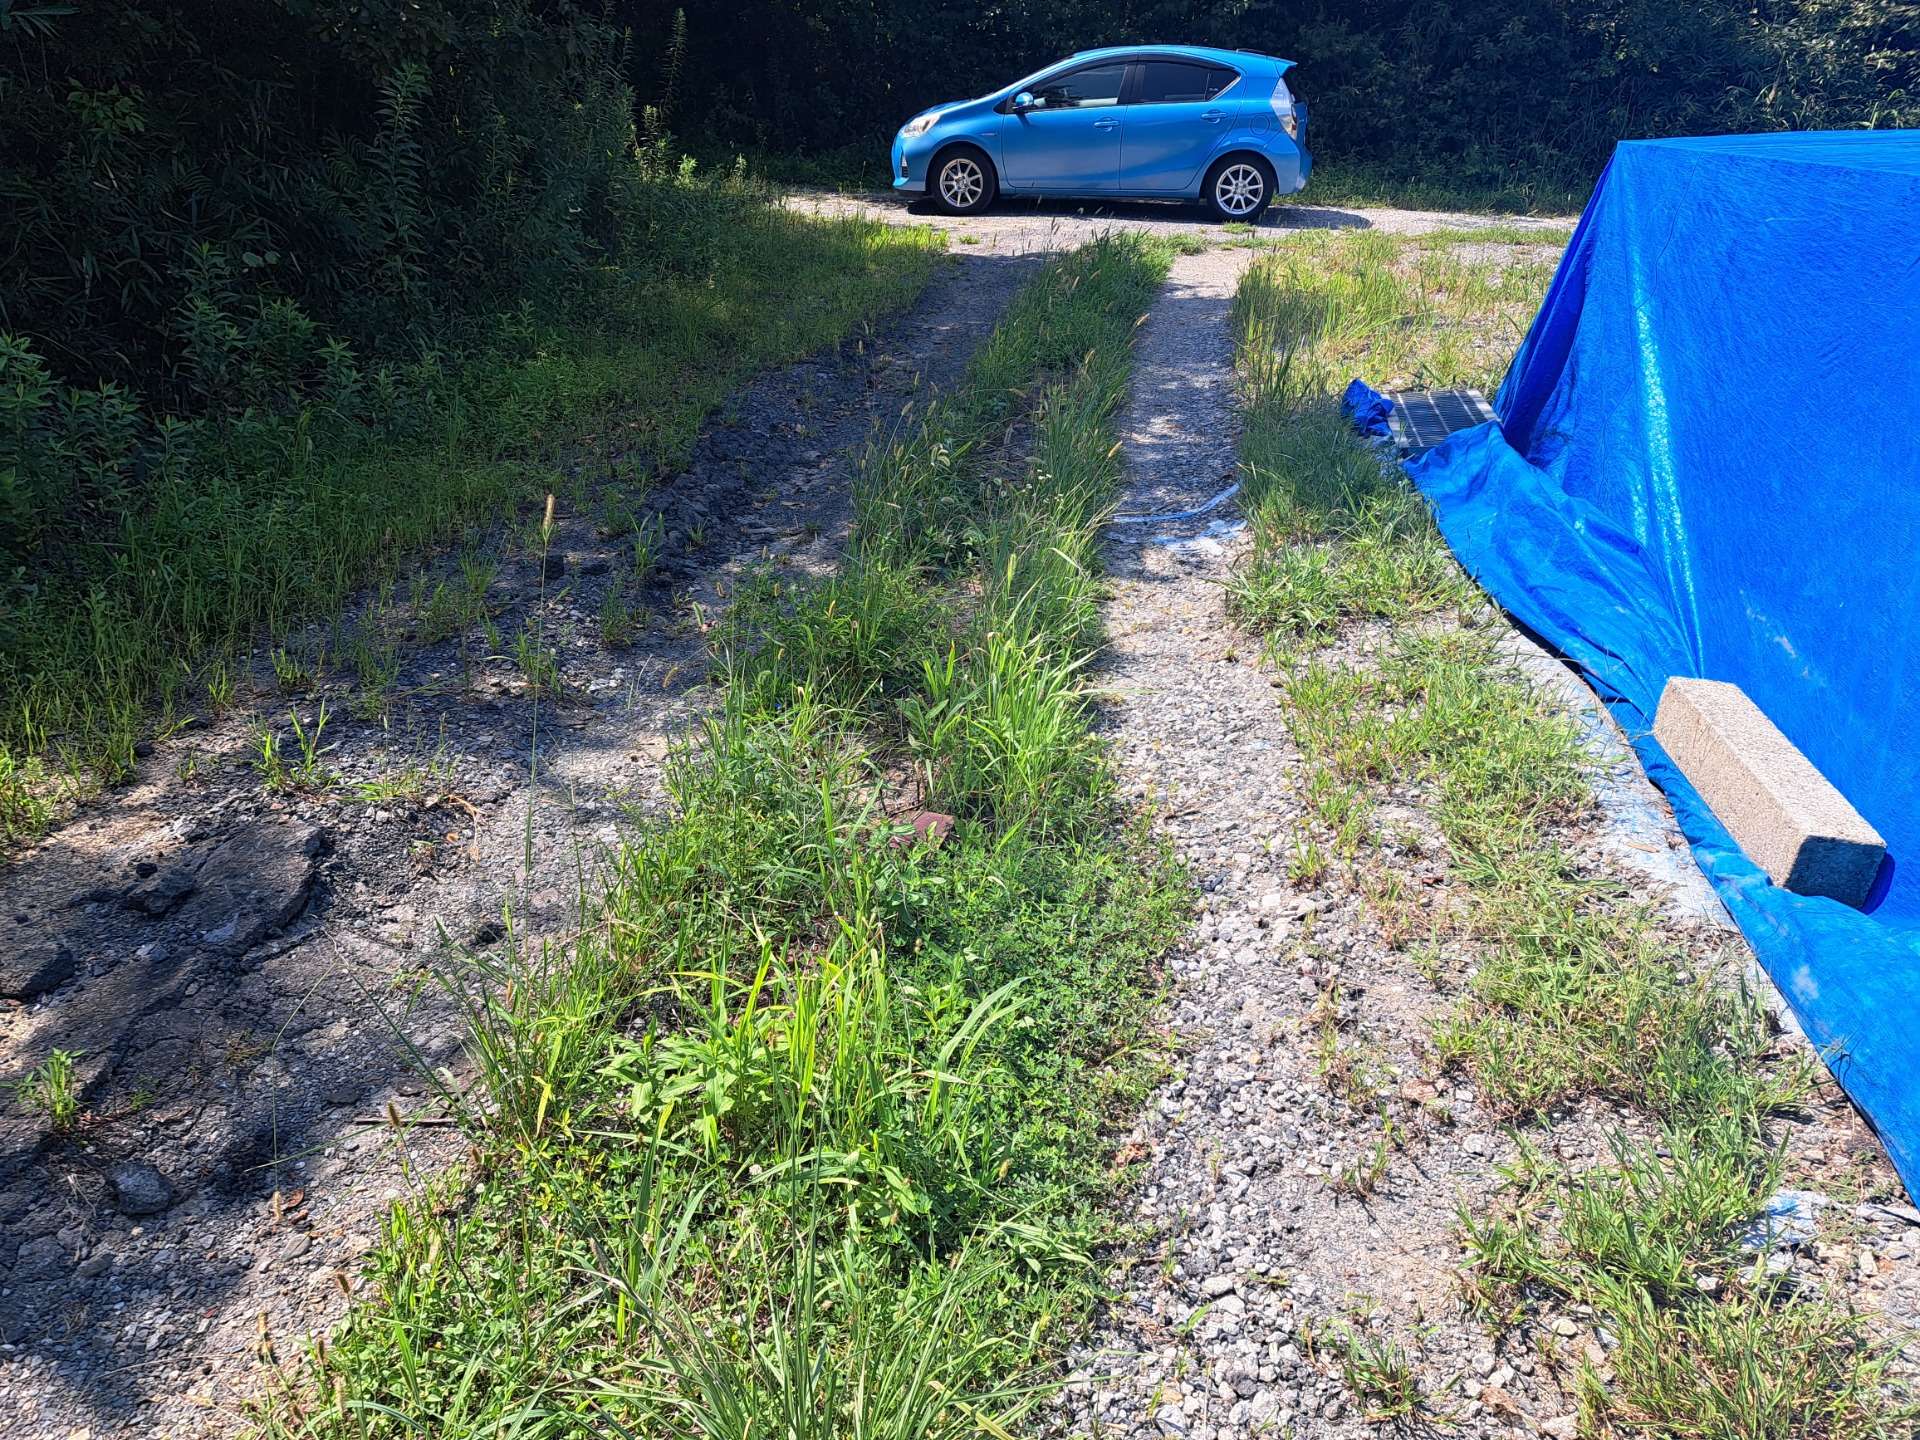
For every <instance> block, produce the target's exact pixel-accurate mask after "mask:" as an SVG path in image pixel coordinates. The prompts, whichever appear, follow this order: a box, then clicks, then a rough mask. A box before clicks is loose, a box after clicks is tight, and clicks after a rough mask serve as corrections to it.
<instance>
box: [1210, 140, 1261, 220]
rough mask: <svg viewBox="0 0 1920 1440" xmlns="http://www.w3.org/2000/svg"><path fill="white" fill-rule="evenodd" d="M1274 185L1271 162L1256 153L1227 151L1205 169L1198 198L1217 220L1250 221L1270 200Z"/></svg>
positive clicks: (1256, 216) (1255, 218)
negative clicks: (1237, 153) (1208, 168)
mask: <svg viewBox="0 0 1920 1440" xmlns="http://www.w3.org/2000/svg"><path fill="white" fill-rule="evenodd" d="M1273 186H1274V178H1273V166H1271V165H1269V164H1268V163H1267V162H1266V161H1265V160H1263V159H1261V158H1260V157H1259V156H1258V155H1247V154H1239V155H1227V156H1223V157H1222V158H1221V159H1219V160H1216V161H1215V162H1214V164H1213V168H1211V169H1210V170H1208V171H1207V180H1206V183H1205V184H1204V185H1202V186H1201V187H1200V200H1201V203H1202V204H1204V205H1205V206H1206V207H1207V211H1208V213H1210V214H1211V215H1212V216H1213V218H1214V219H1216V220H1220V221H1225V222H1228V223H1238V224H1242V225H1251V224H1253V223H1254V222H1255V221H1256V220H1258V219H1259V218H1260V217H1261V216H1262V215H1264V214H1265V213H1266V210H1267V206H1269V205H1271V204H1272V203H1273ZM1256 192H1257V193H1256Z"/></svg>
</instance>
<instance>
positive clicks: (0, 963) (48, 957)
mask: <svg viewBox="0 0 1920 1440" xmlns="http://www.w3.org/2000/svg"><path fill="white" fill-rule="evenodd" d="M79 968H80V967H79V962H78V961H77V960H76V959H75V958H74V954H73V951H72V949H70V948H69V947H68V946H67V945H66V943H65V942H64V941H59V940H53V941H43V942H41V943H40V944H38V945H25V946H22V947H20V948H19V949H0V998H4V999H8V1000H31V999H33V998H34V997H35V996H36V995H44V994H46V993H47V991H49V990H53V989H57V988H58V987H59V986H61V985H64V984H66V982H67V981H68V980H70V979H72V978H73V975H74V972H75V971H76V970H78V969H79Z"/></svg>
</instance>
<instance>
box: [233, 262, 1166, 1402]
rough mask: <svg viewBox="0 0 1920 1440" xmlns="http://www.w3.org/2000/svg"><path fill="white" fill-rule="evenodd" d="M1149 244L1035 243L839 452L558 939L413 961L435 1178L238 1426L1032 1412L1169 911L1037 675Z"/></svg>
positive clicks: (1071, 699) (1091, 1284)
mask: <svg viewBox="0 0 1920 1440" xmlns="http://www.w3.org/2000/svg"><path fill="white" fill-rule="evenodd" d="M1166 263H1167V257H1166V255H1165V253H1164V252H1163V251H1161V250H1158V249H1155V248H1150V247H1148V246H1146V245H1143V244H1140V243H1136V242H1133V241H1129V240H1123V239H1114V240H1104V241H1100V242H1097V243H1096V244H1094V245H1092V246H1089V247H1087V248H1086V249H1084V250H1082V251H1079V252H1076V253H1074V254H1072V255H1069V256H1066V257H1063V258H1061V259H1058V260H1056V261H1054V262H1053V263H1052V264H1051V265H1050V266H1049V267H1048V268H1047V269H1046V270H1045V271H1044V272H1042V274H1041V275H1040V276H1039V277H1038V278H1037V279H1036V280H1035V281H1034V282H1033V283H1032V284H1031V285H1030V286H1029V288H1028V289H1027V290H1026V291H1025V292H1024V293H1023V294H1022V296H1021V297H1020V298H1019V299H1018V300H1017V301H1016V303H1015V305H1014V306H1013V308H1012V309H1011V311H1010V312H1009V314H1008V315H1007V316H1006V318H1005V319H1004V320H1003V321H1002V323H1001V325H1000V327H999V329H998V330H997V331H996V332H995V334H994V336H993V337H992V339H991V340H990V341H989V342H988V344H987V345H986V346H985V347H984V348H983V350H982V351H981V352H980V354H979V355H978V356H977V357H976V359H975V361H974V363H973V365H972V367H971V369H970V371H969V373H968V376H967V379H966V382H965V384H964V385H963V386H962V387H961V388H960V389H959V390H958V392H957V393H956V394H954V395H953V396H951V397H950V398H948V399H946V400H944V401H942V402H940V403H939V404H937V405H935V406H932V407H930V408H929V409H927V410H926V411H924V412H922V413H920V414H918V415H916V416H912V417H909V419H908V420H907V421H905V422H903V425H902V428H901V430H900V431H899V433H898V434H897V435H895V436H894V437H891V438H889V439H886V440H883V441H880V442H878V443H876V445H875V446H874V448H873V450H872V451H871V452H870V453H869V454H868V455H867V457H866V460H865V464H864V467H863V469H864V475H863V478H862V481H861V487H860V493H861V497H862V503H861V507H860V511H859V519H858V523H857V527H856V535H855V544H854V547H853V550H852V553H851V554H850V555H849V557H848V559H847V563H846V568H845V571H844V573H843V574H841V575H840V576H839V577H837V578H836V579H834V580H832V581H829V582H827V583H824V584H820V585H816V586H813V587H809V588H799V589H795V588H793V587H791V586H789V585H786V584H784V583H782V582H779V581H777V580H776V579H775V578H774V577H772V576H767V577H763V578H762V579H760V580H759V581H757V582H756V583H755V584H753V585H750V586H748V587H747V588H746V590H745V592H744V594H743V596H742V598H741V601H740V603H739V605H738V606H737V607H736V609H735V610H734V611H733V612H732V614H731V615H730V616H729V618H728V619H727V621H726V623H725V624H724V625H723V626H722V627H721V628H720V630H719V631H718V632H717V643H716V648H715V657H714V665H715V678H716V680H717V681H718V682H719V683H720V685H721V687H722V690H721V701H720V703H719V705H718V706H717V708H716V709H715V710H714V712H713V713H712V714H711V715H710V717H709V719H708V720H707V722H706V724H705V726H704V729H703V731H702V733H700V734H699V735H698V736H697V737H695V738H694V739H693V740H692V741H691V742H690V743H688V744H687V745H686V746H685V747H684V748H683V749H682V750H680V751H679V752H678V753H677V754H676V756H675V758H674V760H673V762H672V764H671V767H670V773H669V777H668V780H669V788H670V792H671V797H672V806H671V812H670V814H669V816H668V817H667V818H665V819H663V820H656V821H652V822H648V823H641V824H639V825H637V827H636V828H635V829H634V831H633V832H632V833H631V835H630V837H629V838H628V840H627V842H626V843H625V845H624V846H623V848H622V850H621V852H620V854H619V857H618V861H617V864H616V867H615V870H614V873H613V875H612V877H611V880H610V882H609V884H608V886H607V888H606V891H605V893H604V895H599V896H595V897H592V898H591V899H589V898H587V897H583V898H582V905H581V915H580V926H579V935H578V937H577V938H576V939H574V940H572V941H570V942H568V943H567V944H565V945H543V946H532V945H529V944H526V943H525V942H524V940H523V938H522V937H521V936H520V935H519V933H518V931H517V930H515V929H513V928H512V927H511V926H510V928H509V935H508V939H507V943H506V945H505V946H504V947H502V950H501V952H500V953H497V954H492V955H483V956H473V957H470V958H469V959H468V960H467V961H466V962H465V963H464V964H463V965H462V966H460V967H457V968H456V969H454V970H453V971H452V972H450V975H449V984H450V985H451V986H452V988H453V991H454V993H455V994H456V995H457V996H458V998H459V1000H460V1003H461V1005H462V1006H463V1007H464V1009H465V1013H466V1015H467V1018H468V1026H469V1032H470V1033H469V1052H470V1054H471V1055H472V1056H473V1058H474V1059H475V1061H476V1063H477V1065H478V1067H479V1071H480V1080H481V1083H480V1085H479V1087H478V1089H477V1091H476V1092H475V1094H474V1097H473V1099H472V1100H470V1101H456V1102H454V1103H455V1104H456V1106H457V1109H458V1112H459V1113H460V1114H461V1116H462V1118H463V1122H464V1123H465V1125H466V1127H467V1133H468V1137H469V1139H470V1140H471V1142H472V1159H471V1161H470V1162H469V1163H468V1164H467V1165H465V1166H463V1167H462V1168H460V1169H459V1170H457V1171H455V1172H454V1173H451V1174H449V1175H446V1176H444V1177H441V1178H439V1179H438V1180H435V1181H432V1182H430V1183H426V1184H424V1185H423V1186H422V1187H421V1189H420V1191H419V1193H418V1194H417V1195H416V1196H415V1197H414V1198H413V1199H411V1200H409V1201H408V1202H407V1203H405V1204H402V1205H400V1206H398V1207H397V1208H396V1209H395V1210H394V1212H393V1213H392V1216H391V1217H390V1219H389V1221H388V1223H387V1227H386V1233H385V1236H384V1239H383V1242H382V1243H381V1245H380V1246H379V1247H378V1249H377V1250H376V1251H375V1253H374V1255H373V1257H372V1262H371V1266H370V1269H369V1272H368V1275H367V1278H366V1283H365V1285H364V1286H363V1289H362V1293H361V1298H360V1300H359V1302H358V1303H357V1304H356V1305H355V1307H354V1309H353V1311H352V1312H351V1314H350V1316H349V1318H348V1320H347V1322H346V1324H345V1326H344V1327H343V1328H342V1329H341V1330H340V1331H339V1333H338V1334H337V1335H336V1336H335V1337H334V1338H333V1339H332V1340H331V1342H330V1343H329V1344H328V1345H326V1346H325V1347H324V1348H321V1349H318V1350H316V1351H315V1352H314V1353H313V1354H311V1355H309V1356H307V1357H292V1356H288V1357H283V1363H282V1367H281V1370H280V1377H281V1378H280V1382H279V1388H278V1391H277V1393H276V1394H275V1396H274V1397H272V1400H271V1402H270V1403H269V1404H268V1405H267V1406H266V1407H265V1408H264V1410H263V1411H262V1412H261V1414H260V1416H259V1423H260V1427H261V1429H262V1431H263V1432H264V1433H267V1434H271V1435H288V1434H299V1435H308V1436H329V1437H332V1436H355V1437H359V1436H385V1435H399V1434H405V1433H411V1431H412V1430H413V1429H414V1428H415V1426H416V1425H418V1424H428V1425H430V1426H431V1428H432V1429H433V1432H434V1433H435V1434H436V1435H440V1436H446V1437H453V1436H477V1435H499V1434H507V1433H511V1434H515V1435H528V1436H532V1435H557V1434H575V1433H583V1432H591V1433H603V1434H611V1435H662V1436H664V1435H685V1434H702V1435H709V1436H726V1437H739V1440H747V1437H749V1436H759V1435H762V1434H772V1435H784V1436H791V1437H810V1436H821V1437H825V1436H876V1437H901V1440H908V1437H959V1436H978V1435H991V1436H1002V1435H1004V1433H1005V1432H1006V1430H1007V1427H1010V1426H1015V1425H1016V1424H1018V1422H1019V1421H1020V1419H1021V1417H1022V1416H1023V1415H1025V1414H1026V1413H1027V1412H1028V1411H1029V1410H1030V1409H1031V1408H1032V1406H1033V1404H1034V1403H1035V1402H1036V1400H1037V1399H1038V1398H1039V1397H1040V1396H1041V1395H1042V1394H1043V1393H1044V1392H1045V1391H1046V1389H1047V1388H1048V1386H1049V1385H1050V1383H1051V1381H1050V1378H1049V1377H1050V1375H1051V1371H1050V1369H1049V1367H1050V1366H1051V1364H1052V1362H1053V1360H1054V1358H1055V1357H1056V1356H1057V1355H1058V1354H1059V1353H1060V1351H1061V1349H1062V1347H1063V1346H1064V1344H1065V1343H1066V1341H1067V1340H1068V1339H1069V1338H1070V1337H1071V1336H1072V1335H1073V1334H1074V1333H1075V1331H1076V1329H1077V1327H1078V1325H1079V1324H1080V1323H1081V1320H1082V1318H1083V1316H1084V1315H1085V1313H1086V1310H1087V1307H1088V1306H1089V1305H1090V1304H1091V1302H1092V1300H1093V1298H1094V1296H1095V1294H1096V1292H1097V1282H1096V1277H1095V1275H1094V1273H1093V1269H1092V1265H1091V1262H1090V1260H1089V1252H1090V1248H1091V1247H1092V1245H1093V1244H1094V1243H1095V1242H1096V1241H1097V1240H1098V1239H1099V1238H1100V1237H1101V1235H1102V1234H1103V1232H1104V1227H1105V1226H1106V1224H1107V1221H1106V1220H1105V1218H1104V1216H1103V1212H1102V1208H1101V1202H1102V1200H1103V1198H1104V1197H1105V1196H1106V1194H1107V1192H1108V1187H1109V1184H1110V1181H1109V1179H1108V1174H1109V1169H1108V1167H1109V1159H1110V1148H1111V1144H1112V1137H1113V1136H1115V1135H1116V1134H1117V1133H1118V1132H1119V1131H1120V1129H1122V1128H1123V1127H1124V1125H1125V1124H1127V1123H1128V1122H1129V1121H1130V1119H1131V1116H1132V1114H1133V1112H1134V1109H1135V1107H1136V1106H1137V1104H1138V1103H1139V1102H1140V1099H1141V1097H1142V1096H1143V1095H1144V1093H1145V1090H1146V1087H1147V1085H1148V1084H1149V1083H1150V1081H1151V1079H1152V1077H1153V1076H1154V1075H1155V1073H1156V1071H1157V1064H1158V1061H1157V1058H1156V1052H1155V1049H1154V1047H1153V1045H1152V1044H1151V1042H1150V1039H1149V1036H1148V1034H1147V1031H1146V1027H1145V1017H1146V1016H1147V1013H1148V1011H1149V1009H1150V1007H1151V1005H1152V1004H1153V1001H1154V998H1155V995H1156V980H1155V965H1156V961H1157V957H1158V956H1159V954H1160V953H1161V951H1162V950H1163V949H1164V948H1165V947H1166V946H1167V945H1168V944H1170V943H1171V942H1172V940H1173V939H1174V937H1175V936H1176V935H1177V934H1178V933H1179V931H1180V930H1181V928H1182V927H1183V925H1184V920H1185V913H1186V908H1187V894H1186V890H1185V887H1184V883H1183V881H1182V879H1181V876H1180V875H1179V873H1178V872H1177V870H1176V869H1175V868H1174V867H1173V866H1172V865H1171V863H1170V862H1169V861H1168V859H1167V858H1166V857H1165V856H1164V855H1163V854H1162V853H1161V852H1160V851H1159V850H1157V849H1156V848H1155V847H1153V846H1151V845H1149V844H1148V843H1147V842H1146V841H1145V839H1144V837H1142V836H1141V835H1140V834H1138V833H1136V832H1135V831H1133V830H1132V829H1130V828H1129V827H1128V826H1127V825H1126V823H1125V821H1124V817H1123V815H1122V813H1121V812H1120V810H1119V808H1118V806H1117V804H1116V802H1115V800H1114V798H1113V794H1112V787H1111V784H1110V781H1109V779H1108V777H1107V773H1106V767H1105V763H1104V758H1103V756H1102V755H1101V753H1100V752H1099V750H1098V748H1097V747H1096V746H1095V745H1094V743H1093V742H1092V740H1091V738H1090V735H1089V721H1090V716H1089V713H1088V705H1089V702H1088V697H1087V696H1086V694H1085V692H1084V688H1083V687H1082V686H1081V684H1080V683H1079V680H1078V678H1077V677H1078V667H1079V666H1080V665H1081V664H1083V663H1084V660H1085V658H1086V656H1087V655H1088V654H1089V653H1090V652H1091V649H1092V648H1093V646H1095V645H1096V644H1097V643H1099V635H1098V627H1097V623H1096V621H1095V618H1094V616H1093V613H1092V611H1091V608H1090V607H1091V603H1092V595H1093V587H1094V586H1095V584H1096V583H1097V582H1096V579H1095V577H1094V575H1093V572H1092V549H1091V545H1092V540H1091V537H1092V533H1093V527H1094V525H1095V523H1096V520H1097V517H1098V516H1099V515H1100V514H1101V512H1102V511H1103V509H1104V507H1105V506H1106V505H1107V504H1108V502H1109V500H1110V497H1111V493H1112V490H1113V486H1114V484H1115V482H1116V479H1117V472H1116V469H1115V465H1116V461H1115V458H1114V451H1115V444H1114V435H1113V428H1112V419H1113V414H1114V411H1115V408H1116V406H1117V405H1118V403H1119V401H1120V399H1121V397H1122V396H1123V395H1124V392H1125V384H1126V378H1127V374H1128V370H1129V364H1130V344H1131V337H1132V334H1133V331H1134V326H1135V320H1136V318H1137V316H1138V315H1139V314H1140V313H1141V311H1142V310H1143V309H1144V308H1145V306H1146V304H1147V303H1148V301H1149V299H1150V298H1151V296H1152V293H1153V291H1154V290H1155V288H1156V287H1157V285H1158V283H1159V282H1160V280H1161V278H1162V277H1163V275H1164V273H1165V267H1166ZM1022 414H1026V415H1028V416H1029V417H1030V419H1031V424H1030V426H1028V427H1026V433H1029V434H1030V435H1031V437H1032V450H1031V453H1030V454H1028V455H1021V454H1016V453H1012V452H1009V451H1007V450H1006V449H1005V448H1004V447H1003V446H1002V445H1001V444H1000V443H999V442H1000V439H1001V437H1002V436H1004V434H1005V431H1006V426H1007V425H1008V424H1009V422H1011V421H1012V420H1013V419H1015V418H1016V417H1017V416H1020V415H1022ZM923 520H925V521H927V522H928V523H921V522H922V521H923ZM963 522H964V523H963ZM956 697H958V698H956ZM949 707H951V708H949ZM915 805H923V806H926V807H929V808H933V809H937V810H941V811H944V812H946V813H948V814H951V815H953V816H955V817H956V822H957V823H956V824H955V826H954V828H953V830H952V832H951V833H950V834H949V835H948V836H947V837H946V839H945V840H944V842H943V843H941V844H939V845H938V846H937V847H936V846H931V845H927V844H921V843H911V842H910V840H909V833H910V832H908V830H907V828H906V827H905V826H904V825H903V824H902V823H901V821H900V820H899V819H898V818H895V816H894V815H893V814H890V813H889V812H890V807H891V808H892V809H893V810H894V811H902V810H905V809H908V808H911V807H912V806H915ZM509 919H510V920H511V916H509ZM450 1099H451V1097H450Z"/></svg>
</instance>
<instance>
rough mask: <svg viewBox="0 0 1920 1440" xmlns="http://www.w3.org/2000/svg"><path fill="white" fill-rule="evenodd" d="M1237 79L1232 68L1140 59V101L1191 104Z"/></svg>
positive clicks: (1209, 97) (1155, 103) (1146, 103)
mask: <svg viewBox="0 0 1920 1440" xmlns="http://www.w3.org/2000/svg"><path fill="white" fill-rule="evenodd" d="M1239 78H1240V77H1239V75H1238V74H1236V73H1235V72H1234V71H1232V70H1227V69H1215V68H1210V67H1208V66H1205V65H1194V64H1190V63H1188V62H1187V61H1184V60H1143V61H1142V62H1141V63H1140V95H1139V103H1140V104H1142V105H1180V104H1189V105H1190V104H1193V103H1195V102H1197V101H1201V100H1211V99H1212V98H1213V97H1214V96H1216V95H1218V94H1219V93H1220V92H1221V91H1222V90H1224V89H1226V88H1227V86H1229V85H1231V84H1232V83H1233V82H1234V81H1235V80H1237V79H1239Z"/></svg>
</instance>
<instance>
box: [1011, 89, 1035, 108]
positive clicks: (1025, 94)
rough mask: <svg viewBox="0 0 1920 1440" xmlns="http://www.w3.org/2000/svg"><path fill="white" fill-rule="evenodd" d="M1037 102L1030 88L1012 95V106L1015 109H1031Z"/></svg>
mask: <svg viewBox="0 0 1920 1440" xmlns="http://www.w3.org/2000/svg"><path fill="white" fill-rule="evenodd" d="M1039 104H1040V102H1039V101H1038V100H1036V99H1034V98H1033V92H1032V91H1031V90H1022V91H1021V92H1020V93H1019V94H1018V95H1016V96H1014V97H1013V108H1014V109H1015V110H1033V109H1036V108H1037V107H1038V106H1039Z"/></svg>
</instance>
